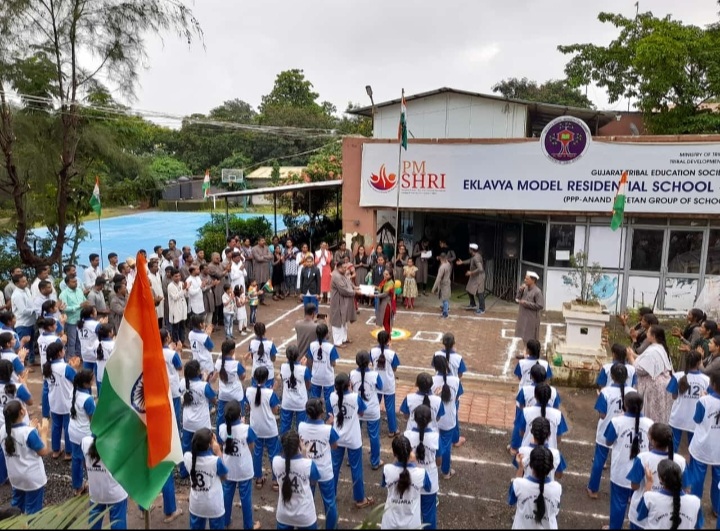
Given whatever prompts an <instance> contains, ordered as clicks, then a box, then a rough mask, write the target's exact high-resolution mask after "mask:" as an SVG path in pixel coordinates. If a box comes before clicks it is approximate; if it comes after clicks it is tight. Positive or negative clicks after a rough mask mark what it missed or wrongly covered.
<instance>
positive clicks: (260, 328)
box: [253, 321, 265, 361]
mask: <svg viewBox="0 0 720 531" xmlns="http://www.w3.org/2000/svg"><path fill="white" fill-rule="evenodd" d="M253 331H254V332H255V336H257V340H258V343H260V344H259V345H258V349H257V359H258V361H262V359H263V358H264V357H265V343H263V337H265V323H261V322H260V321H258V322H257V323H255V326H254V327H253Z"/></svg>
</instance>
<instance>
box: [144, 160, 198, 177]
mask: <svg viewBox="0 0 720 531" xmlns="http://www.w3.org/2000/svg"><path fill="white" fill-rule="evenodd" d="M148 169H149V171H150V176H151V177H152V178H153V179H154V180H155V181H156V182H159V183H164V182H165V181H169V180H171V179H177V178H178V177H183V176H189V175H190V169H189V168H188V167H187V165H186V164H185V163H184V162H181V161H179V160H178V159H176V158H175V157H171V156H169V155H158V156H157V157H154V158H153V159H152V161H151V162H150V166H149V168H148Z"/></svg>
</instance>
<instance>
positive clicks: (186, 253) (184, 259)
mask: <svg viewBox="0 0 720 531" xmlns="http://www.w3.org/2000/svg"><path fill="white" fill-rule="evenodd" d="M188 260H190V263H192V251H191V250H190V247H188V246H187V245H185V246H184V247H183V248H182V253H181V254H180V267H183V266H185V265H189V264H188Z"/></svg>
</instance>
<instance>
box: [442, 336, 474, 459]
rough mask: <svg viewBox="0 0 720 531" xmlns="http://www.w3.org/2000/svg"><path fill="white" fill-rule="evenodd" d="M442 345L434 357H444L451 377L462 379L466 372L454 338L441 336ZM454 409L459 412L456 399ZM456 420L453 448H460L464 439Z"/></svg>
mask: <svg viewBox="0 0 720 531" xmlns="http://www.w3.org/2000/svg"><path fill="white" fill-rule="evenodd" d="M442 344H443V347H444V348H443V350H439V351H437V352H436V353H435V356H434V357H437V356H445V359H446V360H447V362H448V367H449V369H450V373H451V374H452V375H453V376H455V377H457V378H460V379H462V377H463V374H464V373H465V372H466V371H467V368H466V367H465V362H464V361H463V358H462V356H461V355H460V354H458V353H457V351H456V350H455V336H454V335H453V334H451V333H449V332H447V333H446V334H445V335H443V338H442ZM455 409H456V412H457V411H459V410H460V401H459V400H457V399H456V401H455ZM458 419H459V416H458V415H456V416H455V434H454V435H453V446H456V447H460V446H462V445H463V444H465V437H461V436H460V421H459V420H458Z"/></svg>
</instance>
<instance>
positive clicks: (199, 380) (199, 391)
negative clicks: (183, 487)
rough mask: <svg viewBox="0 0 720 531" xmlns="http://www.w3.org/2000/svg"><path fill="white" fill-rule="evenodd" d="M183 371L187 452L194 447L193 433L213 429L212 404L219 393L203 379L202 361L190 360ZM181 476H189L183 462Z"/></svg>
mask: <svg viewBox="0 0 720 531" xmlns="http://www.w3.org/2000/svg"><path fill="white" fill-rule="evenodd" d="M183 372H184V374H185V378H184V379H183V381H181V382H180V393H181V394H182V397H183V398H182V401H183V408H182V412H183V418H182V437H181V443H182V449H183V452H184V453H185V452H189V451H190V450H191V449H192V440H193V435H194V433H195V432H196V431H198V430H201V429H203V428H207V429H211V424H210V404H212V403H214V402H215V400H216V398H217V395H216V394H215V391H213V388H212V387H211V386H210V384H209V383H207V382H206V381H205V380H203V377H202V374H201V373H200V362H198V361H197V360H190V361H188V362H187V363H186V364H185V369H184V371H183ZM180 477H181V478H186V477H188V472H187V469H186V468H185V467H184V466H183V464H182V463H181V465H180Z"/></svg>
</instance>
